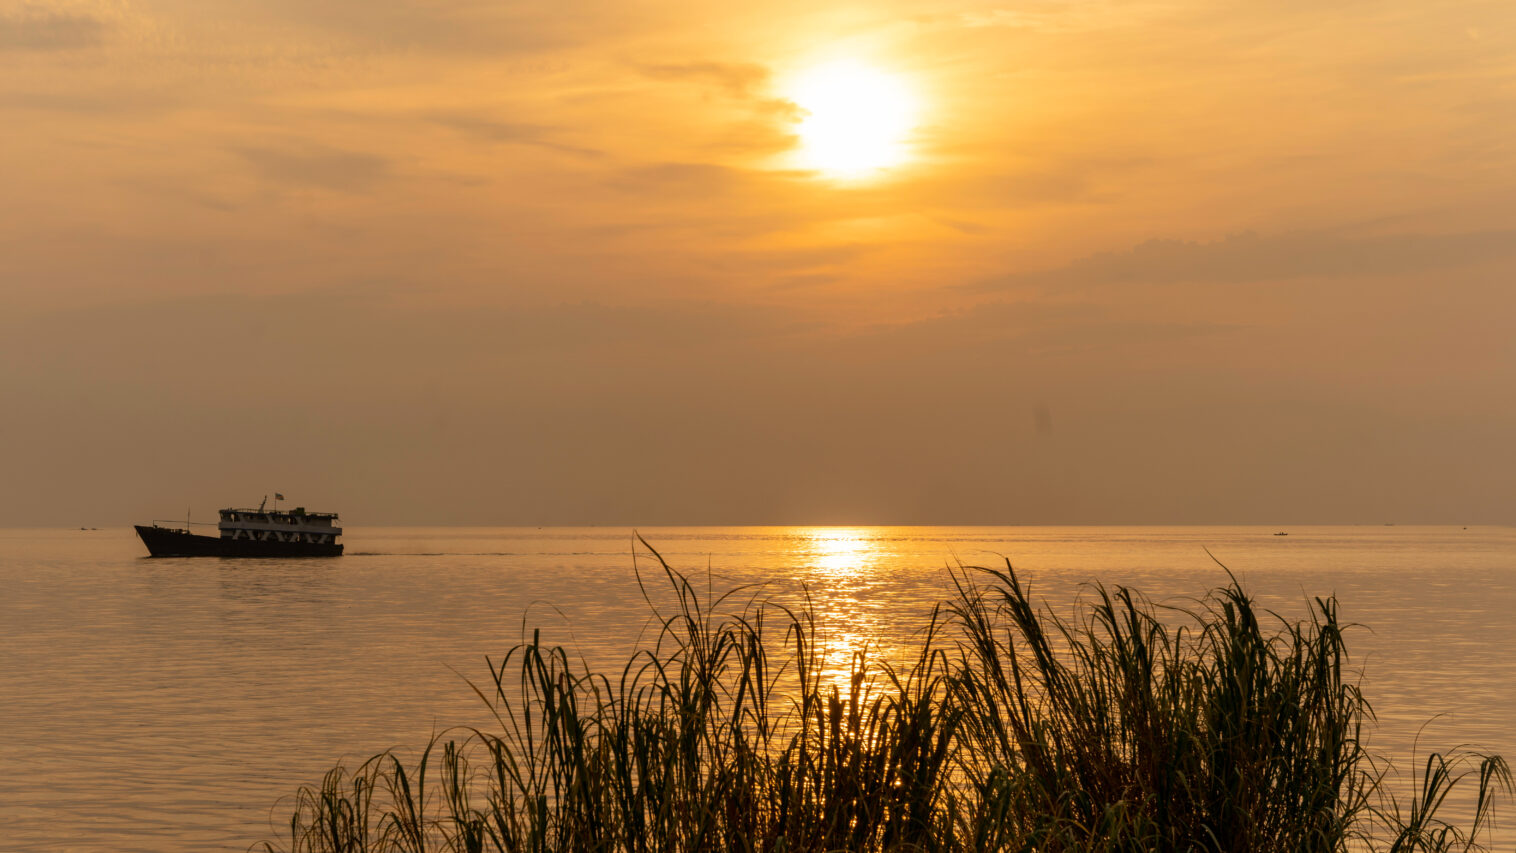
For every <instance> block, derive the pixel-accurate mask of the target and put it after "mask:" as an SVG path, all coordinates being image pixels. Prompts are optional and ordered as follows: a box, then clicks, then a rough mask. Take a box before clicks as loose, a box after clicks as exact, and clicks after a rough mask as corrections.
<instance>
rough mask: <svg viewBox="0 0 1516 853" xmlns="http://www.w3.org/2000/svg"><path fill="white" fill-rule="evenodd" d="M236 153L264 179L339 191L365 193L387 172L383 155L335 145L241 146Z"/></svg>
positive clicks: (387, 164)
mask: <svg viewBox="0 0 1516 853" xmlns="http://www.w3.org/2000/svg"><path fill="white" fill-rule="evenodd" d="M237 154H238V155H239V156H241V157H242V158H243V159H244V160H246V161H247V162H248V163H249V164H251V165H252V166H253V169H254V170H255V171H256V172H257V173H258V175H259V176H260V177H262V178H264V179H265V180H270V181H275V182H277V183H284V184H295V185H301V186H309V187H320V188H322V189H329V190H338V191H341V192H365V191H367V190H369V189H371V188H372V187H373V186H374V185H375V184H377V183H378V182H379V181H381V180H383V179H384V178H385V177H386V176H387V175H388V174H389V162H388V161H387V160H385V159H384V158H382V157H379V156H376V155H373V154H366V153H363V152H358V151H344V150H341V149H336V148H324V147H314V146H308V147H305V148H303V149H298V150H294V149H278V148H240V149H237Z"/></svg>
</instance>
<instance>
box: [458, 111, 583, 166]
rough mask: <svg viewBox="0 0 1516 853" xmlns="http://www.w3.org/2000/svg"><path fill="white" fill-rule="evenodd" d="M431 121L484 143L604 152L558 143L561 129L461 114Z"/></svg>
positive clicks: (572, 151) (564, 151) (580, 151)
mask: <svg viewBox="0 0 1516 853" xmlns="http://www.w3.org/2000/svg"><path fill="white" fill-rule="evenodd" d="M432 121H434V122H436V123H437V124H440V125H442V126H444V127H450V128H452V129H453V130H457V131H459V132H461V133H466V134H468V135H469V136H472V137H474V138H475V139H480V140H484V141H486V142H497V143H502V144H509V145H531V146H535V147H538V148H547V149H549V150H552V151H559V152H562V153H564V154H574V155H578V156H581V157H600V156H603V155H604V153H605V152H603V151H601V150H599V149H598V148H589V147H586V146H582V145H572V144H569V143H566V142H562V141H560V140H559V139H558V138H557V137H558V136H559V135H560V134H561V133H562V129H561V128H556V127H550V126H548V125H542V124H531V123H529V122H511V121H498V120H495V119H492V118H485V117H483V116H478V115H467V114H463V113H451V114H443V115H434V116H432Z"/></svg>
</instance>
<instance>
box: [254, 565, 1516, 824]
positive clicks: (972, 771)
mask: <svg viewBox="0 0 1516 853" xmlns="http://www.w3.org/2000/svg"><path fill="white" fill-rule="evenodd" d="M654 555H655V556H656V552H654ZM658 565H659V566H660V567H661V573H662V580H661V583H666V584H667V588H668V592H669V593H670V596H669V598H670V599H671V600H672V607H671V608H668V609H666V610H663V611H660V610H659V609H658V608H656V607H654V608H653V609H654V613H655V615H656V618H657V622H656V625H657V630H656V636H655V638H654V639H653V641H652V642H650V643H649V644H648V645H647V646H646V647H645V648H643V649H641V650H639V651H637V652H636V653H635V654H633V655H631V656H630V658H629V659H628V661H627V662H626V664H625V666H624V667H623V668H622V669H621V671H620V672H619V673H614V672H612V673H604V672H595V671H591V670H589V669H588V668H586V667H585V666H583V665H576V664H575V663H574V662H573V659H572V658H571V657H570V655H569V654H568V652H567V651H566V650H564V649H563V648H561V647H550V646H547V645H545V644H544V643H543V642H542V641H541V638H540V636H539V635H533V638H532V640H531V641H530V642H526V643H523V644H521V645H518V646H516V647H515V648H513V649H511V650H510V651H509V652H508V653H507V654H506V655H505V657H504V658H502V659H500V660H498V661H494V660H491V661H490V662H489V669H490V678H489V681H488V682H486V683H484V684H483V685H482V686H476V687H475V690H476V692H477V693H478V694H479V696H480V698H481V699H482V700H483V701H484V702H485V703H486V704H487V705H488V707H489V709H490V711H491V713H492V716H493V723H492V724H491V725H490V726H489V727H486V728H468V729H458V730H452V731H449V732H444V733H442V734H441V735H438V736H436V737H434V738H433V739H432V741H431V742H430V743H429V744H427V746H426V747H425V749H424V750H423V751H422V753H421V754H420V756H419V758H417V759H416V760H414V761H411V762H406V761H402V760H401V759H400V758H399V757H397V756H396V755H395V754H393V753H383V754H380V755H376V756H374V757H373V758H371V759H369V760H368V761H366V762H364V763H363V764H362V765H360V766H358V767H356V768H353V769H351V770H348V769H345V768H343V767H340V766H339V767H336V768H334V769H333V770H331V771H330V772H329V773H327V775H326V777H325V778H324V779H323V780H322V781H321V783H320V784H319V785H315V786H311V787H306V788H302V789H300V791H299V792H298V793H297V794H296V795H295V798H294V807H293V813H292V815H291V817H290V821H289V836H288V839H287V840H286V841H285V842H284V843H283V844H282V845H281V844H278V843H274V842H266V843H264V844H263V845H262V847H263V849H264V850H265V851H267V853H275V851H289V853H339V852H340V853H360V852H361V853H369V852H370V851H374V852H375V853H377V851H385V853H390V852H391V851H394V853H422V851H459V852H460V853H461V852H462V851H523V853H525V851H531V852H532V853H546V851H625V853H665V851H667V853H674V852H675V851H691V853H693V851H706V850H721V851H744V853H746V851H774V853H790V851H834V850H848V851H1075V850H1078V851H1090V850H1102V851H1103V850H1109V851H1125V850H1132V851H1138V850H1142V851H1149V850H1196V851H1247V850H1260V851H1263V850H1267V851H1285V850H1289V851H1337V850H1359V849H1373V850H1387V851H1396V853H1400V851H1406V852H1407V853H1409V851H1453V850H1460V851H1462V850H1473V849H1482V848H1479V847H1478V844H1477V843H1476V842H1477V841H1478V840H1479V838H1480V837H1481V831H1482V830H1483V829H1484V828H1485V827H1486V826H1487V825H1488V824H1489V822H1490V820H1491V817H1492V807H1493V804H1494V802H1495V800H1496V799H1497V797H1499V796H1500V795H1502V794H1509V792H1510V790H1511V776H1510V774H1509V772H1508V770H1507V768H1506V765H1505V763H1504V762H1503V761H1502V760H1501V759H1500V758H1499V757H1495V756H1482V755H1478V754H1475V753H1468V752H1455V753H1453V754H1450V755H1433V756H1432V757H1431V759H1430V760H1429V761H1428V763H1427V765H1426V767H1425V769H1424V771H1423V772H1422V773H1421V774H1420V778H1419V779H1418V780H1416V785H1415V786H1413V788H1412V790H1411V791H1410V796H1409V798H1408V799H1406V800H1405V801H1404V803H1405V804H1404V805H1402V801H1401V800H1400V799H1398V798H1397V797H1395V796H1394V795H1393V794H1394V791H1393V788H1394V786H1393V785H1392V784H1391V781H1390V780H1391V779H1392V777H1390V776H1387V775H1386V773H1385V772H1384V771H1382V770H1381V769H1380V767H1381V766H1382V765H1381V763H1378V762H1376V761H1374V760H1373V758H1372V757H1371V756H1370V755H1369V754H1368V753H1367V751H1366V750H1365V748H1364V746H1363V743H1362V741H1361V735H1362V733H1363V729H1364V726H1365V725H1366V724H1367V723H1369V722H1370V721H1371V720H1372V712H1371V710H1370V707H1369V705H1368V703H1367V702H1366V701H1365V699H1364V697H1363V695H1362V694H1361V692H1360V691H1359V688H1358V684H1357V682H1356V681H1355V680H1354V679H1353V678H1352V676H1351V672H1350V671H1349V670H1348V669H1347V660H1348V658H1347V650H1346V647H1345V645H1344V641H1343V633H1342V627H1343V626H1342V624H1341V622H1340V621H1339V617H1338V612H1337V605H1336V602H1335V601H1334V600H1333V599H1330V598H1328V599H1317V600H1316V601H1315V602H1314V607H1313V609H1312V612H1311V614H1310V617H1309V619H1307V620H1304V621H1299V622H1290V621H1286V620H1283V619H1280V618H1278V617H1276V616H1273V615H1271V614H1268V613H1266V612H1262V611H1260V610H1259V609H1258V608H1257V607H1256V606H1255V605H1254V603H1253V601H1252V599H1251V598H1249V597H1248V595H1247V594H1246V593H1245V592H1244V591H1243V590H1242V588H1241V587H1240V586H1239V585H1238V584H1237V582H1236V581H1235V579H1234V580H1233V581H1232V582H1231V584H1230V585H1228V586H1226V587H1223V588H1221V589H1217V590H1214V591H1212V592H1211V593H1210V594H1209V595H1208V596H1207V597H1205V598H1204V599H1202V600H1200V601H1198V602H1197V603H1196V604H1195V606H1194V607H1192V608H1190V609H1174V608H1166V607H1159V606H1157V605H1154V604H1152V603H1150V602H1148V601H1146V600H1145V599H1143V598H1142V597H1141V596H1140V595H1139V594H1138V593H1136V592H1134V591H1132V590H1130V589H1125V588H1117V589H1115V590H1107V589H1105V588H1103V587H1098V586H1097V587H1095V588H1094V596H1093V603H1091V604H1090V605H1088V606H1087V607H1086V608H1085V609H1084V610H1083V611H1082V612H1081V613H1080V614H1079V616H1078V617H1077V618H1075V619H1074V620H1072V621H1070V620H1064V619H1061V618H1058V617H1056V616H1054V615H1053V614H1052V613H1051V612H1050V611H1048V610H1047V609H1046V608H1044V607H1039V606H1038V605H1037V604H1036V603H1035V601H1034V599H1033V598H1032V595H1031V592H1030V590H1029V589H1028V587H1027V585H1026V584H1025V583H1024V582H1023V581H1022V580H1021V578H1019V577H1018V576H1017V574H1016V573H1015V572H1014V571H1013V570H1012V568H1011V566H1010V564H1009V563H1007V564H1006V566H1005V567H1004V568H1003V569H965V570H962V571H959V572H956V573H954V574H953V578H954V581H955V584H956V591H955V595H954V597H953V599H952V600H951V601H949V602H947V603H946V604H945V605H944V606H943V607H941V608H939V609H938V610H937V611H936V612H934V613H933V614H931V618H930V622H929V627H928V628H927V629H926V631H925V632H924V634H923V635H922V636H921V637H920V638H919V643H918V647H917V648H918V651H917V653H916V655H915V657H914V659H913V660H912V661H910V662H909V664H908V665H905V666H902V667H899V668H896V667H891V666H890V665H888V664H885V663H875V662H872V661H870V660H868V659H867V658H866V657H864V656H863V655H861V654H860V655H857V656H855V657H854V658H853V659H852V661H851V666H850V669H849V672H848V673H847V676H846V677H845V678H844V679H842V680H841V683H833V680H832V679H831V678H829V677H828V676H827V675H826V673H827V672H829V670H828V669H827V661H825V660H824V659H823V656H822V654H821V652H820V651H819V649H820V646H819V644H818V630H817V626H816V624H815V620H814V618H813V616H812V611H811V610H810V609H809V608H804V609H800V610H792V609H788V608H786V607H783V606H780V605H777V604H774V603H771V602H765V601H763V600H761V599H759V598H758V597H757V594H756V592H755V591H754V590H751V589H738V590H733V591H731V592H728V593H726V594H725V595H722V596H714V595H711V594H706V595H704V596H702V595H700V594H699V593H698V592H697V591H696V589H695V587H694V586H693V585H692V584H691V583H690V581H689V580H688V578H686V577H685V576H684V575H681V574H680V573H678V572H676V571H674V570H673V569H671V568H670V567H669V566H668V565H667V564H666V563H665V562H664V561H663V560H662V558H661V557H660V558H659V559H658ZM644 595H645V596H647V598H648V601H649V603H650V606H651V602H652V601H653V600H654V596H652V595H649V594H648V590H647V589H646V588H644ZM1465 789H1467V790H1469V793H1470V794H1471V796H1472V799H1473V801H1474V804H1475V805H1474V808H1473V810H1472V812H1471V817H1469V818H1468V820H1467V822H1466V824H1465V825H1462V826H1459V825H1455V824H1453V823H1451V822H1449V821H1446V820H1443V819H1442V818H1441V817H1439V812H1440V810H1441V809H1442V807H1443V805H1444V803H1445V802H1446V800H1447V798H1448V796H1449V794H1450V793H1454V792H1457V791H1462V790H1465Z"/></svg>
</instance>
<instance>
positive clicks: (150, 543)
mask: <svg viewBox="0 0 1516 853" xmlns="http://www.w3.org/2000/svg"><path fill="white" fill-rule="evenodd" d="M266 502H267V501H265V503H266ZM275 506H276V507H277V506H278V504H277V503H276V504H275ZM185 525H186V527H164V526H161V525H160V524H159V523H158V522H154V523H153V524H151V525H144V524H138V525H134V526H135V527H136V529H137V535H138V536H140V537H141V538H142V544H144V545H146V546H147V551H148V553H149V554H150V555H152V556H154V557H336V556H339V555H341V554H342V543H341V542H338V541H337V537H339V536H341V535H342V528H341V527H338V526H337V514H336V513H335V512H306V511H305V507H295V508H294V509H292V510H286V511H282V512H281V511H280V510H279V509H277V508H276V509H273V510H265V509H264V508H263V504H259V506H258V508H257V509H239V508H236V507H229V508H227V509H223V510H221V521H220V522H219V523H218V524H217V525H216V527H217V530H218V535H216V536H203V535H201V534H198V533H194V532H192V531H190V530H189V529H188V525H189V522H188V521H186V522H185Z"/></svg>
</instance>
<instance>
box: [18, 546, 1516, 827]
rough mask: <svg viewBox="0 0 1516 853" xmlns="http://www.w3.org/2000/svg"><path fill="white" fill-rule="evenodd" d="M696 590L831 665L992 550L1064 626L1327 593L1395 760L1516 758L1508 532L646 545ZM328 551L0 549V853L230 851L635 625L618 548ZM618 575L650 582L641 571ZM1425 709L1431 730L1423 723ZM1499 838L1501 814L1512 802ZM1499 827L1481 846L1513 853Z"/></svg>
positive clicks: (901, 635) (906, 633) (893, 628)
mask: <svg viewBox="0 0 1516 853" xmlns="http://www.w3.org/2000/svg"><path fill="white" fill-rule="evenodd" d="M642 532H643V534H644V535H645V536H646V537H647V539H648V540H649V541H650V542H651V543H653V544H654V545H655V546H656V547H658V548H659V549H660V550H661V551H662V553H663V554H664V556H665V557H666V558H667V559H668V560H669V561H670V562H671V563H672V564H673V565H675V566H676V567H678V568H681V569H685V570H689V571H693V572H698V573H700V575H701V576H702V577H705V573H706V571H707V569H709V572H710V576H711V584H712V587H713V588H714V589H717V590H720V589H722V588H729V587H731V586H732V585H734V584H738V583H755V582H758V583H768V584H769V587H768V591H769V592H770V593H771V594H772V595H773V596H775V597H778V598H781V599H787V600H793V597H794V596H795V595H797V593H798V591H799V589H800V585H801V584H804V585H805V586H806V587H807V588H808V589H809V590H810V593H811V595H812V596H813V599H814V601H815V602H816V606H817V609H818V611H819V612H820V614H821V615H822V619H823V626H824V629H825V631H826V632H827V638H828V640H829V642H830V643H831V645H832V646H833V648H835V649H837V650H838V651H839V652H846V651H848V650H851V649H853V648H857V647H859V646H862V645H864V644H868V645H869V646H871V647H872V648H874V649H876V650H877V651H879V652H880V653H882V654H884V655H886V656H888V655H891V654H893V653H895V652H897V651H899V650H901V649H904V648H906V647H907V646H908V645H909V642H910V638H911V635H912V633H913V632H914V631H916V630H918V629H919V628H920V627H921V626H922V624H923V623H924V621H925V618H926V616H927V614H928V612H929V610H930V608H931V605H932V604H933V603H935V602H937V601H939V600H941V599H942V598H944V597H945V595H946V591H947V589H948V587H949V583H950V582H949V580H948V577H947V573H946V570H945V567H946V566H947V565H949V564H956V563H958V562H962V563H964V564H976V563H977V564H987V563H993V562H996V561H998V560H999V559H1000V558H1001V555H1004V556H1008V557H1010V558H1011V559H1012V560H1013V561H1014V563H1015V565H1016V566H1017V568H1018V570H1020V571H1022V572H1023V573H1024V574H1025V576H1026V577H1027V578H1028V579H1030V580H1031V581H1032V582H1033V584H1034V591H1035V592H1036V593H1037V594H1038V595H1040V596H1042V597H1045V598H1046V599H1047V600H1048V602H1049V603H1050V604H1051V605H1052V606H1054V608H1055V609H1058V610H1059V611H1060V612H1063V613H1067V612H1069V608H1070V607H1071V606H1072V604H1073V602H1074V601H1075V600H1076V598H1077V596H1078V595H1079V594H1080V592H1081V584H1084V583H1085V582H1088V581H1092V580H1100V581H1103V582H1105V583H1106V584H1118V583H1119V584H1129V585H1132V586H1135V587H1137V588H1139V589H1141V590H1142V591H1144V592H1146V593H1148V594H1149V595H1150V596H1152V597H1154V598H1157V599H1165V600H1174V599H1178V598H1182V597H1185V596H1192V595H1199V594H1202V593H1204V592H1205V591H1206V590H1207V589H1209V588H1212V587H1215V586H1217V585H1220V584H1223V583H1225V582H1226V576H1225V574H1224V572H1223V571H1222V570H1221V569H1220V568H1219V567H1218V566H1217V565H1216V564H1215V563H1214V562H1212V560H1211V558H1210V557H1209V556H1207V554H1206V549H1207V548H1208V549H1210V552H1211V553H1213V554H1215V555H1216V557H1217V558H1218V559H1220V560H1221V561H1223V562H1225V563H1226V564H1227V566H1229V567H1230V568H1231V569H1232V570H1233V571H1234V572H1236V573H1237V574H1238V576H1239V577H1240V578H1242V579H1243V581H1244V582H1245V584H1246V585H1247V587H1248V588H1249V589H1250V590H1251V591H1252V592H1253V593H1254V594H1255V595H1256V596H1257V597H1258V598H1259V599H1260V600H1261V601H1263V602H1264V603H1265V604H1266V605H1267V606H1269V607H1271V608H1274V609H1276V610H1278V611H1280V612H1282V613H1285V614H1287V615H1292V616H1300V615H1303V614H1304V613H1305V608H1306V602H1307V601H1308V600H1309V597H1311V596H1316V595H1325V594H1331V593H1335V594H1336V595H1338V597H1339V598H1340V599H1341V602H1342V613H1343V615H1344V617H1345V618H1346V619H1347V620H1348V621H1352V622H1357V623H1360V624H1362V625H1364V626H1366V627H1364V628H1362V629H1358V630H1357V631H1355V632H1354V633H1352V634H1350V635H1349V637H1350V644H1349V647H1350V649H1352V650H1353V652H1354V653H1355V656H1356V659H1357V663H1358V664H1359V665H1361V666H1362V667H1363V668H1364V670H1365V673H1366V677H1365V685H1366V693H1367V694H1368V696H1369V697H1370V700H1371V701H1372V702H1373V704H1374V707H1375V709H1376V711H1377V712H1378V716H1379V720H1380V722H1379V725H1378V727H1377V729H1376V732H1375V734H1374V740H1373V745H1374V747H1375V748H1376V749H1377V750H1379V751H1382V752H1386V753H1389V754H1391V755H1393V756H1395V757H1396V758H1397V761H1398V763H1400V764H1402V765H1404V766H1405V767H1406V768H1409V767H1410V761H1409V756H1410V754H1411V751H1412V747H1413V744H1414V743H1415V740H1416V737H1417V733H1418V731H1419V730H1420V728H1421V726H1422V725H1423V724H1424V723H1427V722H1428V720H1431V723H1430V725H1428V726H1427V727H1426V729H1425V732H1424V733H1422V735H1421V744H1422V746H1421V751H1422V753H1424V752H1425V751H1426V748H1427V747H1428V746H1431V747H1437V748H1442V747H1446V746H1451V745H1454V744H1458V743H1473V744H1477V745H1480V746H1483V747H1486V748H1489V749H1493V750H1495V751H1498V752H1502V753H1504V754H1505V755H1507V756H1508V757H1516V724H1513V723H1512V719H1513V717H1516V712H1513V709H1516V635H1513V632H1512V630H1511V626H1512V616H1511V614H1512V613H1513V612H1516V609H1513V608H1516V529H1512V528H1469V529H1462V528H1457V527H1315V528H1291V529H1290V530H1289V536H1274V535H1273V533H1274V532H1275V529H1274V528H1267V529H1265V528H1242V527H1238V528H1228V527H1198V528H1155V527H1145V528H1101V527H1076V528H961V527H933V528H897V527H888V528H846V529H843V528H681V529H648V530H643V531H642ZM345 538H346V540H347V549H348V555H347V556H344V557H341V558H336V559H329V560H304V561H301V560H252V561H248V560H218V559H162V560H152V559H147V558H146V557H144V556H143V554H144V553H145V552H144V550H143V548H142V546H141V545H140V543H138V542H137V541H136V539H135V537H134V536H133V535H132V534H131V532H130V531H129V530H126V531H118V530H111V531H58V530H9V531H0V731H3V736H0V767H3V768H4V772H3V773H0V827H3V830H0V839H3V840H0V849H4V850H7V851H26V850H48V851H71V850H72V851H106V850H112V851H114V850H122V851H126V850H142V851H177V850H183V851H201V850H246V849H247V848H248V846H249V845H250V844H252V843H254V842H257V841H260V840H262V839H265V838H269V837H272V836H273V835H274V834H276V833H278V827H279V826H280V825H282V824H283V822H284V821H285V820H286V819H287V809H286V803H281V798H284V797H287V796H288V795H289V794H291V793H292V792H293V791H294V789H295V788H296V787H297V786H298V785H300V784H304V783H310V782H314V781H316V780H318V779H319V778H320V776H321V774H322V773H323V772H324V771H325V770H327V769H328V768H329V767H330V766H331V765H332V764H333V763H334V762H336V761H337V760H339V759H343V758H346V759H347V760H349V761H350V762H356V761H358V760H361V759H363V758H365V757H367V756H368V755H370V754H372V753H373V752H375V751H378V750H381V749H385V748H388V747H402V748H412V747H416V746H419V745H421V744H423V743H424V742H425V740H426V738H427V737H428V736H429V735H430V734H431V733H432V732H433V731H434V730H436V729H440V728H445V727H448V726H452V725H458V724H473V723H477V724H483V723H484V718H483V711H482V706H481V705H480V703H479V701H478V699H477V698H475V697H473V696H472V693H471V692H470V690H469V689H468V687H467V685H466V684H465V682H464V678H465V677H468V678H474V679H484V678H487V676H488V671H487V670H486V669H485V664H484V657H485V655H491V656H495V657H498V656H499V655H500V654H501V653H503V652H504V651H506V650H507V649H508V648H509V647H510V646H511V645H512V644H514V643H516V642H518V641H519V640H520V639H521V638H522V636H523V631H526V632H530V630H531V629H532V628H536V627H540V628H543V629H544V633H545V634H546V635H547V636H548V637H550V638H551V639H553V640H555V641H559V642H563V643H566V644H571V645H573V646H575V647H577V648H578V649H579V650H581V652H582V653H583V654H584V656H585V657H586V658H587V659H588V660H590V661H592V662H595V661H603V662H614V661H620V660H622V659H623V658H624V656H625V654H626V652H627V650H628V648H629V647H630V646H631V645H632V644H633V643H634V642H635V641H636V640H637V639H638V637H639V636H640V635H641V634H642V632H643V631H644V630H645V629H646V625H647V617H648V609H647V605H646V604H645V603H644V601H643V599H642V597H641V595H640V594H639V592H638V587H637V582H636V576H635V575H634V572H633V565H634V548H633V540H632V535H631V531H630V530H627V529H617V528H576V529H567V528H550V529H512V528H490V529H459V528H409V529H402V528H384V529H362V528H349V529H348V533H347V536H346V537H345ZM636 562H637V564H638V565H640V566H641V567H642V568H643V569H644V570H646V569H647V568H649V563H648V561H647V557H646V553H645V552H644V553H643V554H642V556H641V557H640V558H636ZM1434 717H1435V719H1433V718H1434ZM1506 814H1507V819H1506V821H1505V823H1507V824H1509V823H1511V822H1512V817H1513V815H1516V812H1513V811H1512V810H1511V809H1507V811H1506ZM1510 839H1516V832H1510V831H1505V832H1502V833H1501V838H1500V841H1501V846H1502V847H1503V848H1509V846H1510V843H1509V840H1510Z"/></svg>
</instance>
